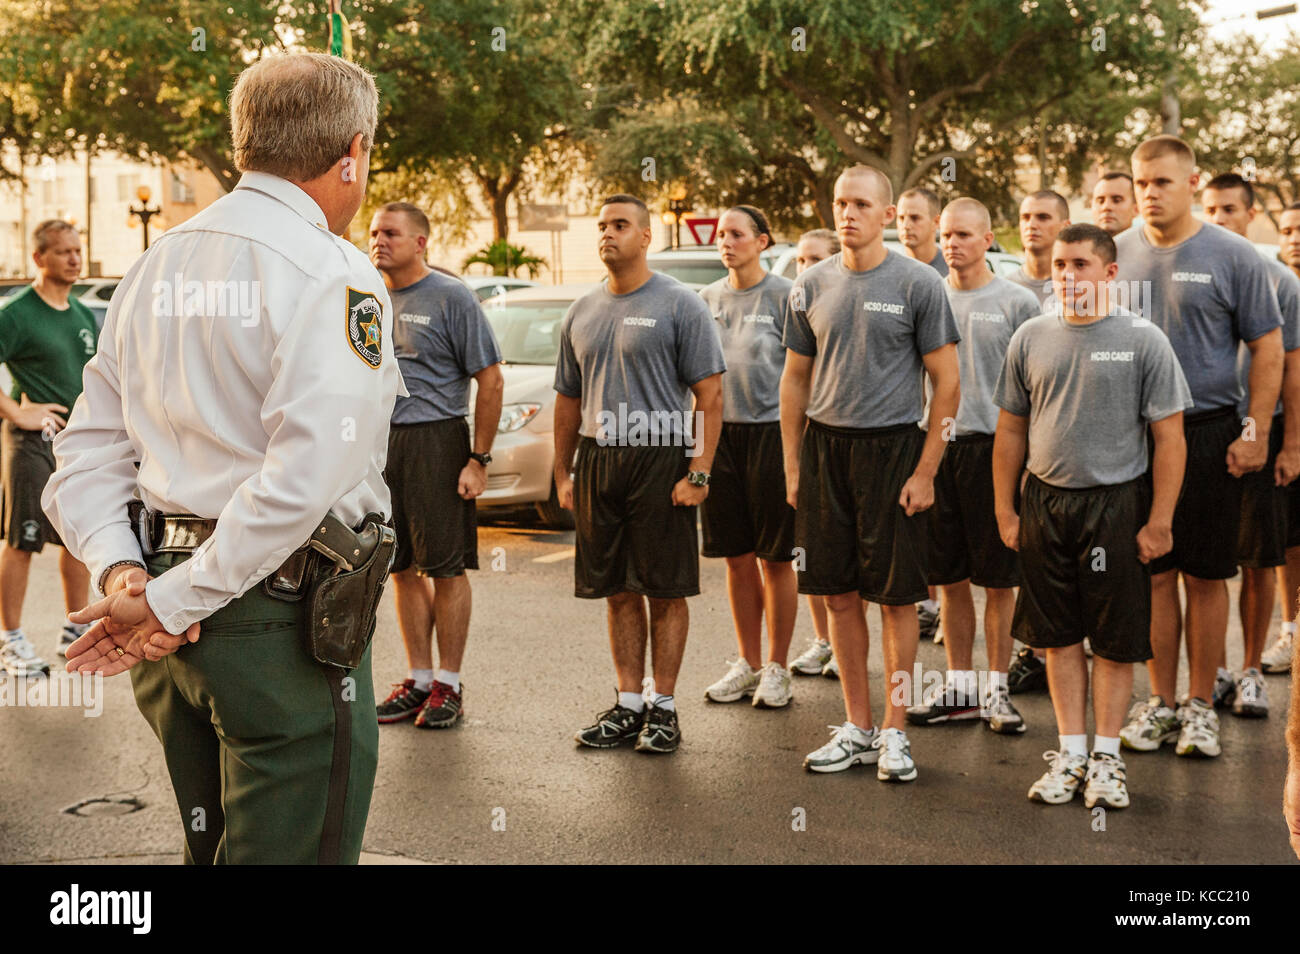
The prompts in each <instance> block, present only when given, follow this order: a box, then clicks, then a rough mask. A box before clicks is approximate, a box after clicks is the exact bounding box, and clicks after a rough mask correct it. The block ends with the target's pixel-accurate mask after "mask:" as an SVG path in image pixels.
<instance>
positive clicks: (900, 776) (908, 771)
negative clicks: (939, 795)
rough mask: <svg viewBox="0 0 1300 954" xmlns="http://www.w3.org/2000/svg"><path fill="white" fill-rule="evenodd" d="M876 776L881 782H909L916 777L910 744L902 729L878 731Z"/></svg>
mask: <svg viewBox="0 0 1300 954" xmlns="http://www.w3.org/2000/svg"><path fill="white" fill-rule="evenodd" d="M876 778H878V779H880V780H881V781H882V782H910V781H912V780H913V779H914V778H916V763H915V762H913V761H912V746H911V743H909V742H908V741H907V733H906V732H904V731H903V730H902V729H885V730H884V731H883V732H881V733H880V759H879V760H878V761H877V762H876Z"/></svg>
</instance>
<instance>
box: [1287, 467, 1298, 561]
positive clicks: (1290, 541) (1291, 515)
mask: <svg viewBox="0 0 1300 954" xmlns="http://www.w3.org/2000/svg"><path fill="white" fill-rule="evenodd" d="M1283 490H1284V491H1285V492H1286V548H1287V549H1288V550H1290V549H1291V548H1292V547H1300V477H1297V478H1296V479H1295V480H1293V481H1291V483H1289V484H1287V485H1286V487H1284V488H1283Z"/></svg>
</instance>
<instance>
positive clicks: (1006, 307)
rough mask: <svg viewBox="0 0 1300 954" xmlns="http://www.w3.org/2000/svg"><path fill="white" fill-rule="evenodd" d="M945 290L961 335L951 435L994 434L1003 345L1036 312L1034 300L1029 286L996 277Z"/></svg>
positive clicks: (927, 404)
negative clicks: (958, 402)
mask: <svg viewBox="0 0 1300 954" xmlns="http://www.w3.org/2000/svg"><path fill="white" fill-rule="evenodd" d="M946 291H947V293H948V303H949V305H951V307H952V313H953V318H954V320H955V321H956V323H957V332H958V333H959V334H960V335H961V341H959V342H958V344H957V363H958V366H959V368H960V370H961V405H960V406H959V408H958V410H957V420H956V422H955V427H954V430H953V433H952V435H951V436H953V437H967V436H970V435H972V434H992V433H993V432H994V431H996V430H997V426H998V407H997V404H995V403H994V401H993V388H994V386H995V385H996V384H997V381H998V375H1000V374H1001V373H1002V363H1003V361H1004V360H1005V359H1006V356H1007V345H1008V344H1009V343H1010V341H1011V335H1012V334H1013V333H1014V332H1015V330H1016V329H1017V328H1019V327H1020V326H1021V325H1023V324H1024V323H1025V322H1026V321H1028V320H1029V319H1030V318H1033V317H1034V316H1036V315H1038V314H1040V312H1039V310H1038V301H1037V300H1036V299H1035V298H1034V296H1033V295H1032V294H1031V293H1030V292H1029V291H1028V290H1027V289H1024V288H1022V287H1020V286H1018V285H1016V284H1014V283H1012V282H1009V281H1007V280H1006V279H1005V278H998V277H996V276H995V277H994V278H993V280H992V281H991V282H989V283H988V284H987V285H984V286H983V287H981V288H976V289H973V290H971V291H966V290H963V289H958V288H953V287H952V285H948V286H947V288H946ZM929 390H930V389H929V387H928V386H927V388H926V392H927V393H926V415H925V418H924V419H922V421H921V426H922V427H923V428H924V427H925V426H926V424H927V419H928V418H929V411H930V408H929V397H930V394H929Z"/></svg>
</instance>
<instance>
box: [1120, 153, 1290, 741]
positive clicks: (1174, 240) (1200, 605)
mask: <svg viewBox="0 0 1300 954" xmlns="http://www.w3.org/2000/svg"><path fill="white" fill-rule="evenodd" d="M1198 182H1199V176H1198V175H1197V172H1196V157H1195V155H1194V154H1193V153H1192V150H1191V148H1190V147H1189V146H1188V145H1187V144H1186V143H1185V142H1183V141H1182V140H1181V139H1179V138H1177V137H1176V136H1154V137H1152V138H1151V139H1147V140H1146V141H1144V142H1143V143H1141V144H1140V145H1139V146H1138V147H1137V149H1135V150H1134V152H1133V184H1134V187H1135V188H1136V190H1137V197H1138V206H1139V209H1140V211H1141V213H1142V219H1143V222H1144V224H1143V226H1142V228H1140V229H1130V230H1129V231H1128V232H1126V233H1125V234H1123V235H1121V236H1120V237H1119V239H1118V241H1117V242H1116V243H1115V244H1116V247H1117V248H1118V249H1119V282H1120V284H1121V285H1122V286H1123V287H1125V288H1127V289H1137V290H1138V292H1139V294H1138V295H1137V296H1135V300H1140V301H1141V302H1142V304H1143V316H1144V317H1148V318H1150V319H1151V321H1152V322H1154V323H1155V324H1156V325H1157V326H1158V327H1159V328H1160V329H1161V330H1162V331H1164V332H1165V334H1166V335H1167V336H1168V337H1169V343H1170V344H1172V345H1173V348H1174V353H1175V354H1176V355H1178V363H1179V364H1180V365H1181V366H1182V369H1183V373H1184V374H1185V375H1186V376H1187V384H1188V386H1189V387H1190V388H1191V390H1192V399H1193V400H1194V401H1195V402H1196V406H1195V407H1194V408H1192V410H1191V411H1189V412H1188V414H1187V417H1186V419H1185V420H1184V421H1183V428H1184V431H1185V435H1186V438H1187V478H1186V480H1185V482H1184V484H1183V493H1182V496H1181V497H1180V498H1179V501H1178V509H1177V510H1176V511H1175V512H1174V546H1173V549H1172V550H1171V551H1170V552H1169V553H1168V554H1166V555H1165V556H1163V557H1161V558H1160V559H1159V560H1156V561H1154V562H1153V563H1152V565H1151V652H1152V658H1151V661H1150V662H1149V663H1148V664H1147V671H1148V674H1149V675H1150V678H1151V695H1150V696H1149V697H1148V699H1147V700H1146V701H1145V702H1143V703H1140V704H1138V705H1137V706H1135V707H1134V709H1133V711H1132V713H1131V714H1130V718H1129V722H1128V724H1127V725H1125V726H1124V731H1123V732H1122V733H1121V738H1123V740H1124V745H1125V746H1126V747H1127V748H1130V749H1133V750H1134V751H1138V752H1153V751H1155V750H1156V749H1159V748H1160V746H1161V745H1163V744H1164V743H1165V742H1175V741H1176V751H1177V753H1178V754H1179V755H1183V756H1191V757H1202V758H1213V757H1215V756H1217V755H1219V753H1220V751H1221V746H1220V739H1219V717H1218V714H1217V713H1215V711H1214V709H1213V708H1212V706H1211V701H1210V700H1211V699H1212V698H1213V696H1214V678H1215V672H1216V670H1217V668H1218V665H1219V663H1220V662H1221V661H1222V659H1223V644H1224V639H1225V638H1226V636H1227V630H1228V586H1227V582H1226V581H1227V580H1228V579H1229V578H1230V577H1233V576H1235V575H1236V573H1237V537H1238V532H1239V530H1240V525H1241V494H1242V481H1241V480H1240V479H1239V478H1241V477H1242V476H1244V475H1245V474H1249V473H1252V472H1254V471H1257V470H1259V469H1261V468H1262V467H1263V466H1264V465H1265V463H1266V462H1267V460H1268V445H1269V440H1270V437H1271V433H1272V425H1273V411H1274V409H1275V407H1276V406H1277V399H1278V395H1279V393H1280V392H1281V386H1282V364H1283V349H1282V312H1281V310H1280V309H1279V308H1278V304H1277V295H1276V294H1275V293H1274V292H1273V283H1272V281H1271V280H1270V278H1269V274H1268V266H1267V264H1266V263H1265V262H1264V259H1263V258H1261V257H1260V255H1259V253H1258V252H1257V251H1255V247H1254V246H1253V245H1251V244H1250V242H1248V241H1246V240H1245V239H1244V238H1242V237H1241V236H1240V235H1234V234H1233V233H1231V232H1229V231H1228V230H1227V229H1221V228H1216V227H1215V226H1213V225H1210V224H1208V223H1206V222H1202V221H1200V220H1199V219H1197V218H1196V217H1195V216H1194V215H1193V214H1192V202H1193V199H1194V197H1195V194H1196V185H1197V183H1198ZM1243 342H1244V344H1245V347H1246V348H1247V349H1248V350H1249V351H1250V355H1251V364H1250V378H1249V383H1248V386H1247V387H1245V388H1243V387H1242V382H1241V379H1240V378H1239V377H1238V373H1237V353H1238V349H1239V348H1240V347H1241V346H1242V344H1243ZM1243 398H1244V399H1245V400H1247V401H1248V402H1249V414H1248V415H1246V418H1247V420H1246V421H1245V422H1243V419H1242V417H1241V415H1240V414H1239V413H1238V406H1239V405H1240V402H1241V401H1242V400H1243ZM1180 575H1181V577H1182V582H1183V589H1184V590H1185V591H1186V599H1187V604H1186V611H1185V615H1184V610H1183V607H1182V605H1181V603H1180V600H1179V586H1178V580H1179V576H1180ZM1184 633H1185V634H1186V640H1187V668H1188V700H1187V702H1186V704H1184V705H1182V706H1180V707H1179V708H1178V710H1177V711H1175V710H1174V709H1173V707H1172V705H1171V703H1173V702H1174V701H1175V692H1176V688H1175V687H1176V684H1177V680H1178V660H1179V657H1180V655H1181V644H1182V639H1183V635H1184Z"/></svg>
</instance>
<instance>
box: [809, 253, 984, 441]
mask: <svg viewBox="0 0 1300 954" xmlns="http://www.w3.org/2000/svg"><path fill="white" fill-rule="evenodd" d="M943 289H944V284H943V279H942V278H940V277H939V275H938V274H937V273H936V272H935V271H934V269H932V268H930V266H928V265H923V264H921V263H920V262H917V261H913V260H912V259H910V258H908V257H907V256H906V255H900V254H898V253H897V252H888V253H887V254H886V256H885V260H884V261H883V262H881V263H880V264H879V265H877V266H876V267H875V268H873V269H870V270H868V271H864V272H857V271H853V270H851V269H849V268H847V267H846V266H845V265H844V263H843V261H842V254H841V253H837V254H835V255H832V256H831V257H830V258H828V259H826V261H824V262H820V263H818V265H817V266H816V267H814V268H810V269H808V271H806V272H804V273H803V274H802V275H800V276H799V277H798V278H796V279H795V281H794V287H793V288H791V290H790V319H789V321H788V322H787V323H786V327H785V346H786V347H787V348H789V349H790V350H791V351H794V352H797V353H798V354H801V355H805V356H808V357H811V358H813V382H812V395H811V397H810V398H809V402H808V417H809V418H810V419H811V420H814V421H816V422H817V423H819V424H826V425H829V426H831V427H849V428H859V429H864V428H880V427H891V426H893V425H895V424H915V423H917V422H918V421H920V420H921V415H922V413H923V411H924V408H925V394H924V390H923V386H922V383H921V379H922V376H923V372H924V365H923V364H922V362H921V356H922V355H924V354H929V353H930V352H931V351H934V350H935V349H936V348H941V347H943V346H944V345H946V344H952V343H954V342H956V341H957V340H958V339H959V337H960V336H959V335H958V333H957V325H956V323H955V322H954V321H953V317H952V309H951V308H950V307H949V305H948V296H947V295H946V294H945V293H944V290H943Z"/></svg>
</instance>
